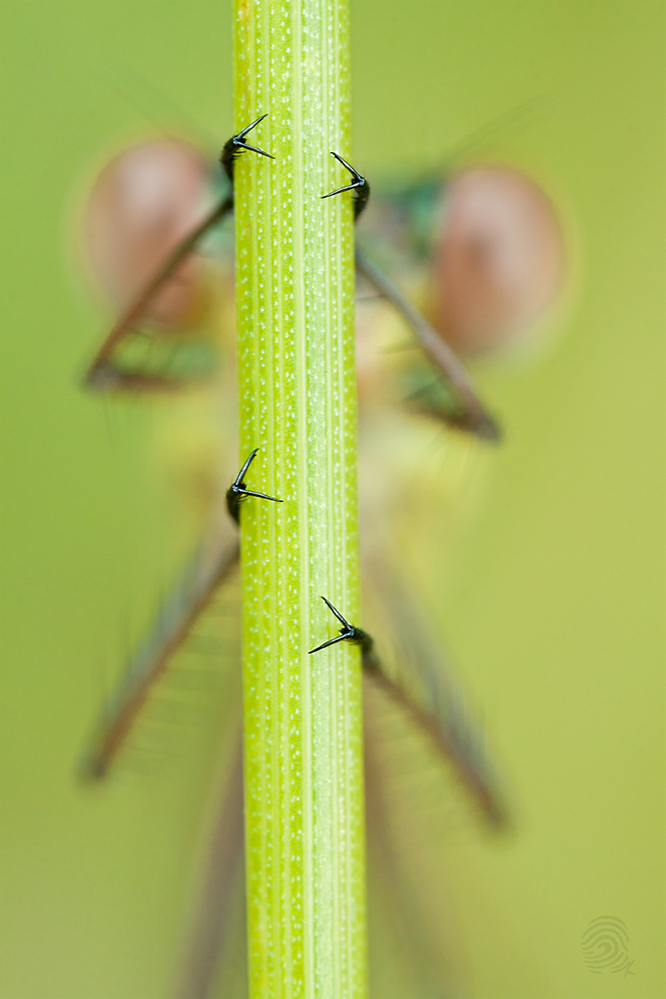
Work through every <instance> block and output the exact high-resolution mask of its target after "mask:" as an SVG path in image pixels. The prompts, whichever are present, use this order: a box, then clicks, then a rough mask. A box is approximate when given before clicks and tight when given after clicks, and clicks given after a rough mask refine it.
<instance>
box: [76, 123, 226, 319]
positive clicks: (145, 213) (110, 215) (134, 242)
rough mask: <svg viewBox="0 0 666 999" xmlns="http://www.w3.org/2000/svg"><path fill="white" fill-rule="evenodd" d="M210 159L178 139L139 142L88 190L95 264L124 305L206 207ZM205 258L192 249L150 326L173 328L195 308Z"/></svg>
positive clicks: (152, 311)
mask: <svg viewBox="0 0 666 999" xmlns="http://www.w3.org/2000/svg"><path fill="white" fill-rule="evenodd" d="M209 176H210V175H209V169H208V164H207V163H206V160H205V159H204V158H203V156H202V155H201V154H200V153H199V152H198V150H196V149H195V148H194V147H193V146H190V145H188V144H187V143H185V142H181V141H178V140H176V139H158V140H152V141H147V142H142V143H139V144H138V145H135V146H132V147H130V148H129V149H126V150H125V151H123V152H122V153H120V154H119V155H117V156H116V157H114V159H112V160H111V161H110V162H109V163H108V164H107V165H106V166H105V167H104V169H103V170H102V172H101V173H100V175H99V176H98V178H97V180H96V182H95V184H94V186H93V189H92V191H91V194H90V198H89V202H88V208H87V217H86V237H87V244H88V252H89V254H90V258H91V261H92V265H93V268H94V270H95V273H96V275H97V277H98V278H99V280H100V283H101V284H102V286H103V288H104V289H105V291H106V292H107V294H108V295H109V297H110V298H111V299H112V301H113V302H114V303H115V304H116V305H117V306H118V307H119V308H123V307H125V306H127V304H128V303H129V302H130V301H131V300H132V299H133V298H135V297H136V296H137V295H138V294H139V292H140V291H141V290H142V289H143V288H144V286H145V285H146V283H147V282H148V281H149V280H150V279H151V278H152V277H153V276H154V275H155V273H156V272H158V271H159V269H160V267H161V265H162V264H163V263H164V261H165V260H166V258H167V257H168V256H169V254H170V253H171V252H172V251H173V250H174V249H175V247H176V246H178V244H179V243H180V242H181V241H182V240H183V238H184V237H185V236H187V235H188V234H189V233H190V232H191V231H192V230H193V229H194V227H195V226H196V225H197V223H199V222H200V221H201V220H202V219H203V217H204V215H205V213H206V194H207V191H208V187H209ZM202 282H203V259H202V258H201V257H200V256H197V255H196V254H192V255H190V256H189V257H188V258H187V259H186V260H184V261H183V262H182V263H181V264H180V266H179V267H178V268H177V269H176V270H175V272H174V274H173V275H172V276H171V277H170V278H169V279H168V280H167V281H165V282H164V286H163V287H162V288H161V289H160V290H159V291H158V292H157V294H156V295H155V296H154V299H153V300H152V301H151V303H150V307H149V309H148V312H147V315H146V320H147V322H146V325H149V326H152V327H154V328H157V329H162V330H169V329H175V328H178V327H179V326H182V325H186V324H187V323H188V321H190V320H191V319H192V318H193V316H194V315H195V314H196V312H197V310H198V307H199V302H200V297H201V291H202Z"/></svg>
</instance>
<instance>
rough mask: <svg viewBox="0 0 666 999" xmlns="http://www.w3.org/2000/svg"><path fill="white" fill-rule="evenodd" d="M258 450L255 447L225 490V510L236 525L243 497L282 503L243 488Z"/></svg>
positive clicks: (238, 522) (271, 497)
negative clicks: (246, 475) (246, 474)
mask: <svg viewBox="0 0 666 999" xmlns="http://www.w3.org/2000/svg"><path fill="white" fill-rule="evenodd" d="M258 450H259V448H258V447H255V449H254V451H252V452H251V453H250V455H249V457H248V458H247V459H246V460H245V463H244V464H243V467H242V468H241V470H240V472H239V473H238V475H237V476H236V478H235V479H234V481H233V482H232V483H231V485H230V486H229V488H228V489H227V496H226V500H227V510H228V512H229V516H230V517H231V519H232V520H234V521H235V522H236V523H237V524H240V504H241V500H242V499H243V497H244V496H256V497H257V499H266V500H271V501H272V502H273V503H282V500H281V499H278V498H277V496H267V495H266V493H258V492H255V491H254V490H252V489H247V488H246V487H245V482H244V479H245V473H246V472H247V470H248V468H249V467H250V465H251V464H252V462H253V461H254V459H255V456H256V454H257V451H258Z"/></svg>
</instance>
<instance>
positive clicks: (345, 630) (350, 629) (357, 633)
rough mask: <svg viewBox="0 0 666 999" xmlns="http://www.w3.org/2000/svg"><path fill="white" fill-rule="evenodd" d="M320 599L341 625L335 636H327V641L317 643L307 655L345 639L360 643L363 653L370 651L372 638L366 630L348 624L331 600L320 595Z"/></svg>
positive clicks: (356, 643)
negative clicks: (338, 632)
mask: <svg viewBox="0 0 666 999" xmlns="http://www.w3.org/2000/svg"><path fill="white" fill-rule="evenodd" d="M321 599H322V600H323V601H324V603H325V604H326V606H327V607H328V609H329V610H330V611H332V613H333V614H335V616H336V617H337V619H338V621H339V622H340V624H341V625H342V627H341V628H340V634H339V635H336V636H335V638H329V640H328V641H327V642H322V644H321V645H318V646H317V648H316V649H310V652H309V653H308V655H312V653H313V652H320V651H321V650H322V649H326V648H328V646H329V645H336V644H337V642H345V641H347V642H352V643H353V644H354V645H360V646H361V651H362V652H363V653H364V654H365V653H368V652H370V650H371V648H372V639H371V638H370V635H368V633H367V632H366V631H363V629H362V628H357V627H356V626H355V625H353V624H350V623H349V621H347V619H346V618H345V617H343V616H342V614H341V613H340V611H339V610H338V609H337V607H334V606H333V604H332V603H331V601H330V600H327V599H326V597H322V598H321Z"/></svg>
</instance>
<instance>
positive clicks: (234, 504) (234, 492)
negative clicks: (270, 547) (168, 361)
mask: <svg viewBox="0 0 666 999" xmlns="http://www.w3.org/2000/svg"><path fill="white" fill-rule="evenodd" d="M255 124H256V123H255ZM258 450H259V448H258V447H255V449H254V451H252V452H251V453H250V455H249V456H248V458H247V460H246V461H245V464H244V465H243V467H242V468H241V470H240V472H239V473H238V475H237V476H236V478H235V479H234V481H233V482H232V483H231V485H230V486H229V488H228V489H227V510H228V511H229V516H230V517H231V519H232V520H235V521H236V523H237V524H240V505H241V500H242V499H243V498H244V497H245V496H256V498H257V499H265V500H271V502H272V503H282V500H281V499H278V498H277V496H267V495H266V493H258V492H255V490H254V489H246V488H245V481H244V480H245V475H246V473H247V470H248V468H249V467H250V465H251V464H252V462H253V461H254V459H255V456H256V454H257V452H258Z"/></svg>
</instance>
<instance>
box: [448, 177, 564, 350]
mask: <svg viewBox="0 0 666 999" xmlns="http://www.w3.org/2000/svg"><path fill="white" fill-rule="evenodd" d="M444 197H445V202H444V212H443V223H442V227H441V233H440V237H439V239H438V241H437V247H436V253H435V260H434V269H433V279H434V281H433V284H434V288H433V303H432V304H433V312H434V317H433V318H434V322H435V325H436V327H437V329H438V330H439V331H440V332H441V334H442V336H443V337H444V339H445V340H446V341H447V342H448V343H449V344H450V345H451V346H452V347H453V348H454V349H455V350H456V351H459V352H460V353H461V354H466V355H470V354H479V353H483V352H486V351H489V350H492V349H493V348H496V347H501V346H504V345H506V344H508V343H511V342H515V341H519V340H521V339H522V338H524V337H525V336H526V335H528V334H529V332H530V330H531V329H532V327H533V326H534V324H535V323H536V322H537V320H538V319H539V318H540V317H541V316H542V314H543V313H544V312H545V310H546V309H547V307H548V305H549V304H550V303H551V302H552V300H553V299H554V297H555V296H556V294H557V291H558V289H559V287H560V284H561V279H562V270H563V238H562V231H561V228H560V224H559V221H558V218H557V216H556V214H555V210H554V207H553V205H552V203H551V202H550V200H549V198H548V197H547V196H546V194H545V193H544V192H543V191H542V190H541V188H540V187H538V186H537V184H535V183H534V181H532V180H531V179H529V178H528V177H526V176H524V175H523V174H521V173H519V172H518V171H517V170H512V169H509V168H505V167H490V166H488V167H484V166H479V167H472V168H470V169H467V170H464V171H462V172H461V173H459V174H457V175H455V176H454V177H453V178H452V179H451V181H450V182H449V183H448V184H447V186H446V189H445V195H444Z"/></svg>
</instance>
